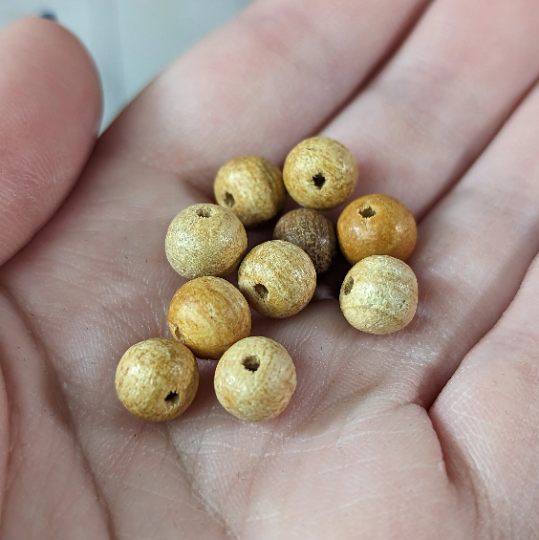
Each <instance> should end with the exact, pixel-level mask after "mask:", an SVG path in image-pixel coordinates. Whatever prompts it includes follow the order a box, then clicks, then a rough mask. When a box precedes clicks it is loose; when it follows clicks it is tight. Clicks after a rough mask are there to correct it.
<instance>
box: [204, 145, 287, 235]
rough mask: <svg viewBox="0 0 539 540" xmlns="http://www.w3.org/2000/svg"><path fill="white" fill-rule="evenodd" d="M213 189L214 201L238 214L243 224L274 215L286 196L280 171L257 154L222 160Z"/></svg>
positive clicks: (265, 219)
mask: <svg viewBox="0 0 539 540" xmlns="http://www.w3.org/2000/svg"><path fill="white" fill-rule="evenodd" d="M213 189H214V193H215V199H216V200H217V203H218V204H219V205H221V206H223V207H224V208H228V209H229V210H230V211H231V212H233V213H234V214H235V215H236V216H238V218H239V219H240V221H241V222H242V223H243V224H244V225H245V226H246V227H249V226H251V225H257V224H258V223H262V222H263V221H267V220H268V219H271V218H272V217H274V216H275V215H277V213H278V212H279V211H280V210H281V209H282V207H283V206H284V203H285V200H286V190H285V188H284V184H283V177H282V175H281V171H280V170H279V169H278V167H277V166H276V165H274V164H273V163H272V162H271V161H269V160H268V159H266V158H263V157H259V156H242V157H237V158H234V159H231V160H230V161H228V162H227V163H225V164H224V165H223V166H222V167H221V168H220V169H219V172H218V173H217V176H216V178H215V183H214V186H213Z"/></svg>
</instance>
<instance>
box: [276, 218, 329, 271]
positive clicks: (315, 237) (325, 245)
mask: <svg viewBox="0 0 539 540" xmlns="http://www.w3.org/2000/svg"><path fill="white" fill-rule="evenodd" d="M273 238H274V239H275V240H285V241H287V242H292V243H293V244H296V246H299V247H300V248H301V249H303V250H304V251H305V253H307V255H309V257H310V258H311V260H312V261H313V264H314V268H315V270H316V273H317V274H322V273H324V272H326V271H327V270H329V267H330V266H331V263H332V262H333V258H334V257H335V255H336V254H337V239H336V238H335V231H334V230H333V224H332V223H331V221H330V220H329V219H328V218H327V217H326V216H324V215H322V214H321V213H320V212H317V211H316V210H309V209H308V208H298V209H297V210H292V211H291V212H288V213H286V214H285V215H284V216H283V217H282V218H281V219H280V220H279V221H278V222H277V225H275V230H274V231H273Z"/></svg>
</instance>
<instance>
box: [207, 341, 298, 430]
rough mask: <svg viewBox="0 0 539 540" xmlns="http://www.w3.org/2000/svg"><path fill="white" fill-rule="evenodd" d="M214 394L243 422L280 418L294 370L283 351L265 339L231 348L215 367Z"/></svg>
mask: <svg viewBox="0 0 539 540" xmlns="http://www.w3.org/2000/svg"><path fill="white" fill-rule="evenodd" d="M214 386H215V393H216V394H217V399H218V400H219V402H220V403H221V405H222V406H223V407H224V408H225V409H226V410H227V411H228V412H229V413H231V414H233V415H234V416H235V417H237V418H239V419H240V420H246V421H247V422H263V421H264V420H271V419H272V418H275V417H276V416H278V415H279V414H281V413H282V412H283V411H284V410H285V409H286V407H287V405H288V403H289V402H290V398H291V397H292V394H293V393H294V390H295V389H296V368H295V367H294V363H293V361H292V358H290V355H289V354H288V353H287V352H286V349H285V348H284V347H283V346H282V345H280V344H279V343H277V342H276V341H273V340H272V339H269V338H267V337H260V336H253V337H248V338H245V339H242V340H241V341H238V342H237V343H236V344H234V345H232V347H230V349H228V351H226V353H225V354H223V356H222V358H221V360H219V363H218V364H217V369H216V370H215V379H214Z"/></svg>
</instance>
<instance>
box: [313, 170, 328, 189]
mask: <svg viewBox="0 0 539 540" xmlns="http://www.w3.org/2000/svg"><path fill="white" fill-rule="evenodd" d="M313 183H314V185H315V186H316V187H317V188H318V189H322V186H323V185H324V184H325V183H326V179H325V177H324V175H323V174H322V173H318V174H315V175H314V176H313Z"/></svg>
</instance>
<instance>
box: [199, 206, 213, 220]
mask: <svg viewBox="0 0 539 540" xmlns="http://www.w3.org/2000/svg"><path fill="white" fill-rule="evenodd" d="M197 216H198V217H205V218H208V217H211V210H208V209H207V208H199V209H198V210H197Z"/></svg>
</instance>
